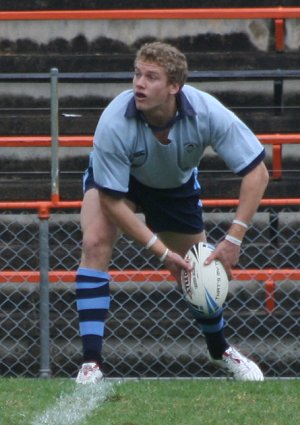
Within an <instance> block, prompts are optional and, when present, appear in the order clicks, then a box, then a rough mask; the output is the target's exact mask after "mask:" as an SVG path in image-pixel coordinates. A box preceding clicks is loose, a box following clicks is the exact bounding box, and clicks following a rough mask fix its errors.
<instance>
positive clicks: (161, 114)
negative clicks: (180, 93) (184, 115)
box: [143, 98, 177, 131]
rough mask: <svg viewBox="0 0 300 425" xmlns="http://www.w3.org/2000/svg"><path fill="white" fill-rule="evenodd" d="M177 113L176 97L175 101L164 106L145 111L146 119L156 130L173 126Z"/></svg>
mask: <svg viewBox="0 0 300 425" xmlns="http://www.w3.org/2000/svg"><path fill="white" fill-rule="evenodd" d="M176 114H177V105H176V101H175V98H174V102H171V103H169V104H167V105H165V106H164V107H163V108H159V109H155V110H153V111H145V112H143V116H144V119H145V121H146V122H147V123H148V124H149V126H150V127H151V128H152V129H154V130H156V131H163V130H165V129H167V128H170V127H172V125H173V124H174V122H175V119H176Z"/></svg>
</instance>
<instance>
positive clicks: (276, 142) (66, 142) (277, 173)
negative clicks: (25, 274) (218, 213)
mask: <svg viewBox="0 0 300 425" xmlns="http://www.w3.org/2000/svg"><path fill="white" fill-rule="evenodd" d="M257 137H258V138H259V140H260V141H261V142H262V143H263V144H265V145H272V177H273V179H280V178H281V177H282V146H283V145H289V144H300V133H294V134H280V133H274V134H257ZM58 145H59V146H60V147H70V148H71V147H72V148H73V147H92V145H93V136H92V135H76V136H59V138H58ZM0 147H24V148H25V147H48V148H50V147H51V136H0Z"/></svg>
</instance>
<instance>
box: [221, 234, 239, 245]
mask: <svg viewBox="0 0 300 425" xmlns="http://www.w3.org/2000/svg"><path fill="white" fill-rule="evenodd" d="M225 239H226V240H227V241H228V242H231V243H233V244H234V245H237V246H241V245H242V241H241V240H240V239H237V238H235V237H234V236H231V235H226V236H225Z"/></svg>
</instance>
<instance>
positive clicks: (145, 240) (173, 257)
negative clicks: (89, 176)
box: [100, 191, 191, 282]
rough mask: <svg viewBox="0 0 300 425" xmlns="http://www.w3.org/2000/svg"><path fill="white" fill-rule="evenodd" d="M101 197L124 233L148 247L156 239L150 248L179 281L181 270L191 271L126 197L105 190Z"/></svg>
mask: <svg viewBox="0 0 300 425" xmlns="http://www.w3.org/2000/svg"><path fill="white" fill-rule="evenodd" d="M100 199H101V206H102V208H103V210H104V212H105V214H106V215H107V216H108V217H109V218H110V220H112V221H113V222H114V223H115V224H116V225H117V226H118V227H119V228H120V229H121V230H122V231H123V232H124V233H126V234H127V235H129V236H130V237H131V238H132V239H134V240H135V241H136V242H138V243H140V244H141V245H143V246H145V247H147V244H149V242H150V241H154V242H153V243H150V247H149V248H148V249H149V250H150V251H151V252H152V253H153V254H154V255H155V256H156V257H158V258H160V259H162V262H163V263H164V264H165V266H166V268H167V269H168V270H169V271H170V273H171V274H172V275H173V277H174V278H175V279H176V280H177V281H178V282H179V280H180V274H181V270H182V269H185V270H187V271H189V270H190V269H191V265H190V264H188V263H187V262H186V261H185V260H184V259H183V258H182V257H181V256H180V255H178V254H176V253H175V252H172V251H170V250H167V247H166V246H165V245H164V243H163V242H162V241H160V240H159V239H156V238H155V237H154V234H153V232H152V231H151V230H150V229H149V228H148V227H147V226H146V225H145V224H144V222H142V221H141V220H140V219H139V218H138V217H137V215H136V214H135V213H134V211H132V210H131V208H130V207H129V206H128V204H127V203H126V201H125V199H124V198H115V197H113V196H111V195H110V194H108V193H106V192H105V191H101V192H100Z"/></svg>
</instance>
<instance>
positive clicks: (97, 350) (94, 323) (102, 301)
mask: <svg viewBox="0 0 300 425" xmlns="http://www.w3.org/2000/svg"><path fill="white" fill-rule="evenodd" d="M109 280H110V276H109V274H108V273H105V272H102V271H98V270H94V269H89V268H84V267H79V269H78V271H77V274H76V302H77V311H78V315H79V332H80V336H81V338H82V346H83V361H84V362H88V361H95V362H97V363H99V364H101V362H102V361H101V350H102V340H103V335H104V327H105V319H106V316H107V312H108V309H109V306H110V296H109Z"/></svg>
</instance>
